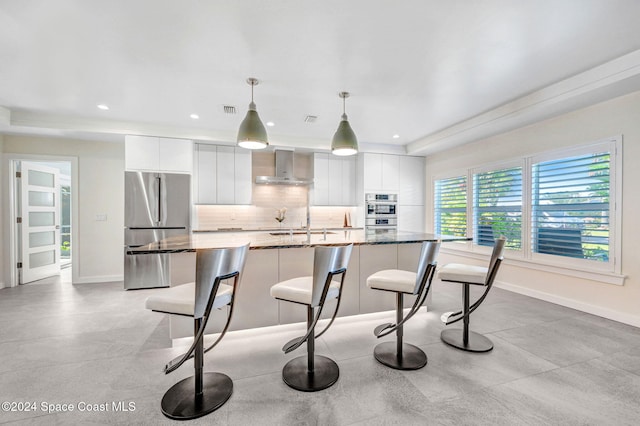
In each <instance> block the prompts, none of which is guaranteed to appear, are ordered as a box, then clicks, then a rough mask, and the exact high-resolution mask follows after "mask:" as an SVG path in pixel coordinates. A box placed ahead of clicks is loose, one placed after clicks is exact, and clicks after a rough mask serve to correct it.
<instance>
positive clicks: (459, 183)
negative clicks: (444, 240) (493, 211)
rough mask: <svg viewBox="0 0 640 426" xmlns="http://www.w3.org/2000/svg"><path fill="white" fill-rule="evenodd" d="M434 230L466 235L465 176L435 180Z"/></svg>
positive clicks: (446, 233) (438, 232) (442, 232)
mask: <svg viewBox="0 0 640 426" xmlns="http://www.w3.org/2000/svg"><path fill="white" fill-rule="evenodd" d="M434 189H435V191H434V192H435V200H434V205H435V211H434V213H435V214H434V216H435V227H434V228H435V231H436V233H437V234H442V235H456V236H466V235H467V177H466V176H458V177H453V178H448V179H441V180H437V181H436V182H435V188H434Z"/></svg>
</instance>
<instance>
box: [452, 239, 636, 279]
mask: <svg viewBox="0 0 640 426" xmlns="http://www.w3.org/2000/svg"><path fill="white" fill-rule="evenodd" d="M440 252H441V253H445V254H450V255H454V256H460V257H466V258H469V259H476V260H483V261H487V260H488V257H489V255H490V254H489V255H488V254H486V253H479V252H472V251H468V250H459V249H458V250H456V249H452V248H444V247H442V248H441V249H440ZM504 262H505V264H506V265H512V266H516V267H520V268H527V269H533V270H536V271H543V272H550V273H554V274H561V275H566V276H569V277H576V278H584V279H587V280H591V281H596V282H600V283H605V284H614V285H624V279H625V278H626V276H625V275H620V274H617V273H615V272H607V271H599V270H593V269H587V268H581V269H574V268H569V267H566V266H558V265H555V264H550V263H543V262H540V261H533V260H528V259H517V258H509V257H505V259H504Z"/></svg>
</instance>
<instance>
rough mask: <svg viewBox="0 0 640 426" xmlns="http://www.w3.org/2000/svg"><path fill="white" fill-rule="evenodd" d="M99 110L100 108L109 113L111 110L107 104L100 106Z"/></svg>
mask: <svg viewBox="0 0 640 426" xmlns="http://www.w3.org/2000/svg"><path fill="white" fill-rule="evenodd" d="M98 108H100V109H101V110H103V111H107V110H108V109H109V106H108V105H105V104H98Z"/></svg>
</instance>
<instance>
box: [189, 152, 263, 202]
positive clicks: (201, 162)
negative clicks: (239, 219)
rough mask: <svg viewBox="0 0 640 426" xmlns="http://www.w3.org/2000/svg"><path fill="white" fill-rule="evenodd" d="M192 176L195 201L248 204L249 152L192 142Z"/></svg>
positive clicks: (249, 197)
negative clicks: (193, 165)
mask: <svg viewBox="0 0 640 426" xmlns="http://www.w3.org/2000/svg"><path fill="white" fill-rule="evenodd" d="M194 152H195V159H194V163H195V165H196V167H195V171H194V178H193V182H194V183H193V186H194V194H195V197H194V198H195V203H196V204H251V191H252V188H253V185H252V179H251V152H250V151H247V150H245V149H242V148H235V147H233V146H223V145H209V144H196V146H195V150H194Z"/></svg>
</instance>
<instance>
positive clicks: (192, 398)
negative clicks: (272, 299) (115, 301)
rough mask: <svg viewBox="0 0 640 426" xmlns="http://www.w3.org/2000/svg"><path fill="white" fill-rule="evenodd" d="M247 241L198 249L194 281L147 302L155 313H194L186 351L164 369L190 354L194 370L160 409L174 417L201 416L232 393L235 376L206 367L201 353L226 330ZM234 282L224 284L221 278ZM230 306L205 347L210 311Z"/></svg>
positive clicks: (175, 366) (159, 292)
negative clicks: (191, 331) (190, 342)
mask: <svg viewBox="0 0 640 426" xmlns="http://www.w3.org/2000/svg"><path fill="white" fill-rule="evenodd" d="M248 250H249V244H246V245H244V246H241V247H234V248H223V249H206V250H204V249H202V250H197V251H196V281H195V282H194V283H189V284H183V285H179V286H176V287H171V288H168V289H162V290H155V291H154V293H155V294H154V295H152V296H149V297H148V298H147V300H146V302H145V307H146V308H147V309H151V310H152V311H156V312H163V313H167V314H173V315H184V316H189V317H192V318H193V329H194V332H193V334H194V335H193V343H192V344H191V346H190V347H189V349H188V350H187V352H185V353H184V354H182V355H180V356H178V357H177V358H174V359H172V360H171V361H169V363H167V365H166V366H165V368H164V372H165V374H169V373H171V372H173V371H175V370H177V369H178V368H179V367H180V366H181V365H182V364H184V363H185V362H186V361H188V360H190V359H191V358H193V366H194V369H195V374H194V375H193V376H190V377H187V378H186V379H183V380H181V381H179V382H177V383H176V384H174V385H173V386H172V387H171V388H169V390H168V391H167V392H165V394H164V396H163V397H162V401H161V402H160V407H161V408H162V413H163V414H164V415H165V416H167V417H169V418H170V419H174V420H190V419H195V418H197V417H202V416H204V415H206V414H209V413H211V412H212V411H215V410H217V409H218V408H220V407H222V405H224V403H225V402H227V400H228V399H229V398H230V397H231V394H232V393H233V381H232V380H231V378H230V377H229V376H227V375H226V374H223V373H213V372H206V373H205V372H204V354H205V353H206V352H208V351H209V350H211V349H213V348H214V347H215V346H216V345H217V344H218V343H219V342H220V340H221V339H222V338H223V337H224V335H225V333H226V332H227V330H228V329H229V324H230V323H231V318H232V316H233V308H234V304H235V296H236V292H237V290H238V286H239V284H240V278H241V276H242V270H243V269H244V264H245V261H246V258H247V252H248ZM231 280H233V281H232V284H233V285H228V284H223V283H222V281H226V282H230V281H231ZM226 305H229V310H228V312H227V322H226V324H225V325H224V328H223V329H222V332H221V333H220V334H219V336H218V338H217V339H216V341H215V342H213V344H212V345H211V346H209V347H208V348H207V349H206V350H205V349H204V331H205V329H206V327H207V322H208V321H209V318H210V317H211V310H212V309H216V308H221V307H223V306H226Z"/></svg>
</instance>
